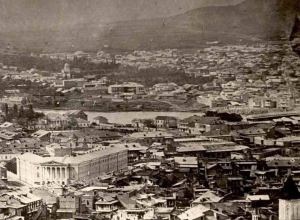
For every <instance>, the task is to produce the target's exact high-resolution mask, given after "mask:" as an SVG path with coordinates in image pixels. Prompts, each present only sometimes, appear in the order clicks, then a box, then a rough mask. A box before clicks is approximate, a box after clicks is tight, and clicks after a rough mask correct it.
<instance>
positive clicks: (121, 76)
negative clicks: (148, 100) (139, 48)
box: [110, 66, 214, 87]
mask: <svg viewBox="0 0 300 220" xmlns="http://www.w3.org/2000/svg"><path fill="white" fill-rule="evenodd" d="M110 80H111V83H122V82H137V83H141V84H143V85H144V86H146V87H152V86H153V85H155V84H157V83H162V82H164V83H167V82H173V83H176V84H178V85H184V84H197V85H203V84H205V83H208V82H212V81H213V80H214V77H201V76H199V77H196V78H195V77H194V76H189V75H187V74H186V73H185V72H184V71H181V70H172V69H170V68H167V67H160V68H148V69H139V68H137V67H130V66H128V67H123V66H122V67H120V68H119V70H118V72H116V73H114V74H113V75H111V76H110Z"/></svg>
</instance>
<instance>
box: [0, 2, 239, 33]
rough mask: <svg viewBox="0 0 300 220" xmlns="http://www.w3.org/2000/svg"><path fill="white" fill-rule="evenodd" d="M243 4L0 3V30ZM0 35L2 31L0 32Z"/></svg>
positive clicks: (161, 15) (164, 14)
mask: <svg viewBox="0 0 300 220" xmlns="http://www.w3.org/2000/svg"><path fill="white" fill-rule="evenodd" d="M242 1H244V0H0V28H1V29H2V31H5V30H8V31H9V30H14V29H20V30H23V29H30V28H38V29H45V28H46V29H47V28H63V27H64V26H66V25H68V26H72V25H75V24H77V23H85V22H105V23H106V22H115V21H123V20H137V19H145V18H158V17H167V16H172V15H176V14H181V13H184V12H186V11H188V10H191V9H194V8H199V7H205V6H220V5H231V4H237V3H240V2H242ZM0 31H1V30H0Z"/></svg>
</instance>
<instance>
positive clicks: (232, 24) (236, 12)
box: [0, 0, 295, 52]
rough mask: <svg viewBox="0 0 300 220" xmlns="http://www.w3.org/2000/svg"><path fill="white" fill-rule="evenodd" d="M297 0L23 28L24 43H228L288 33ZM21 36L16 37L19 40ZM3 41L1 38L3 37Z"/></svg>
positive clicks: (80, 46) (58, 46)
mask: <svg viewBox="0 0 300 220" xmlns="http://www.w3.org/2000/svg"><path fill="white" fill-rule="evenodd" d="M294 2H295V1H293V0H246V1H243V2H241V3H239V4H237V5H233V6H232V5H231V6H209V7H202V8H197V9H193V10H190V11H187V12H185V13H183V14H179V15H175V16H170V17H165V18H154V19H142V20H133V21H118V22H110V23H102V22H87V23H84V24H80V25H75V26H72V27H71V28H65V29H58V30H55V31H53V30H48V31H45V32H42V33H39V32H32V33H30V31H28V32H23V36H22V37H23V38H22V39H23V41H22V42H23V45H21V46H20V47H28V46H29V47H30V45H32V44H35V47H36V48H40V49H41V50H44V51H49V52H51V51H56V50H63V51H75V50H98V49H100V48H101V47H102V46H103V45H109V46H110V47H112V48H120V49H145V50H156V49H164V48H193V47H197V46H199V45H201V44H203V43H205V42H207V41H216V40H217V41H221V42H224V43H231V42H240V41H257V40H259V39H272V38H276V37H287V36H288V35H289V34H290V33H291V30H292V26H293V21H294V17H295V10H294V6H292V5H290V3H291V4H292V3H294ZM18 39H20V38H18V36H12V40H14V42H18ZM0 42H1V39H0Z"/></svg>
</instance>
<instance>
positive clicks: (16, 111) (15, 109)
mask: <svg viewBox="0 0 300 220" xmlns="http://www.w3.org/2000/svg"><path fill="white" fill-rule="evenodd" d="M13 113H14V115H18V106H17V105H16V104H14V106H13Z"/></svg>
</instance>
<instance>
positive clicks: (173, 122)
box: [155, 116, 177, 128]
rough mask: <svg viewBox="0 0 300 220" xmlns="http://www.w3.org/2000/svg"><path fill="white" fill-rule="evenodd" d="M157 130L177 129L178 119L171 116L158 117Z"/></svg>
mask: <svg viewBox="0 0 300 220" xmlns="http://www.w3.org/2000/svg"><path fill="white" fill-rule="evenodd" d="M155 124H156V127H157V128H177V118H175V117H171V116H157V117H156V118H155Z"/></svg>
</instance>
